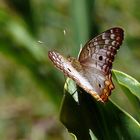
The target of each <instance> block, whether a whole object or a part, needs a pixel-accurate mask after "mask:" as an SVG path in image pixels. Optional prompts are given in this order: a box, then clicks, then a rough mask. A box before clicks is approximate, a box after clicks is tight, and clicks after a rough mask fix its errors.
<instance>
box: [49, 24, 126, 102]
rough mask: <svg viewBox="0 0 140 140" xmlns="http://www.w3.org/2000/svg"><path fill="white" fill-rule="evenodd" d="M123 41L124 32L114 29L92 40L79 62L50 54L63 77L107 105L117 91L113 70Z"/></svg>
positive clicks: (53, 52)
mask: <svg viewBox="0 0 140 140" xmlns="http://www.w3.org/2000/svg"><path fill="white" fill-rule="evenodd" d="M123 38H124V31H123V29H121V28H119V27H114V28H111V29H108V30H107V31H105V32H103V33H101V34H100V35H98V36H96V37H95V38H93V39H91V40H89V41H88V42H87V43H86V44H85V45H84V47H83V48H82V49H81V51H80V53H79V56H78V59H76V58H73V57H68V58H65V57H63V56H62V55H61V54H59V53H58V52H56V51H49V52H48V56H49V58H50V60H51V61H52V62H53V64H54V65H55V66H56V67H57V68H58V69H59V70H60V71H62V72H63V73H64V75H66V76H68V77H69V78H71V79H73V80H74V81H75V82H76V84H77V85H78V86H80V87H81V88H83V89H84V90H85V91H86V92H87V93H89V94H90V95H91V96H93V97H94V98H95V99H96V100H97V101H101V102H106V101H107V100H108V96H110V94H111V91H112V90H113V89H114V88H115V86H114V84H113V82H112V73H111V69H112V63H113V61H114V57H115V55H116V53H117V50H118V49H119V48H120V45H121V44H122V41H123Z"/></svg>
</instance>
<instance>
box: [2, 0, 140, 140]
mask: <svg viewBox="0 0 140 140" xmlns="http://www.w3.org/2000/svg"><path fill="white" fill-rule="evenodd" d="M139 5H140V1H138V0H133V1H132V0H127V1H126V0H124V1H120V0H114V1H111V0H102V1H101V0H98V1H97V0H94V1H93V0H88V1H87V0H72V1H70V0H40V1H36V0H32V1H30V0H24V1H21V0H1V1H0V60H1V61H0V73H1V74H0V139H3V140H9V139H10V140H16V139H17V140H18V139H20V140H21V139H24V140H27V139H30V140H42V139H47V140H55V139H56V140H59V139H60V140H62V139H64V140H69V139H72V138H71V137H70V136H69V135H68V133H67V132H66V130H65V129H64V127H63V126H62V125H61V124H60V122H59V120H58V114H59V108H60V104H61V99H62V96H63V84H64V80H65V79H64V77H63V74H62V73H60V72H58V71H57V70H56V69H55V68H54V67H53V65H52V64H51V63H50V61H49V59H48V56H47V52H48V50H51V49H56V50H58V51H59V52H62V54H64V55H65V56H67V55H71V56H75V57H76V56H77V54H78V51H79V48H80V44H83V45H84V43H85V42H86V41H87V40H88V39H90V38H93V37H94V36H95V35H97V34H98V33H99V32H103V31H104V30H106V29H108V28H110V27H114V26H120V27H122V28H123V29H124V30H125V39H124V43H123V45H122V46H121V48H120V51H119V53H118V55H117V57H116V60H115V63H114V67H113V68H115V69H118V70H121V71H123V72H125V73H127V74H129V75H131V76H133V77H134V78H136V79H137V80H138V81H140V70H139V69H140V63H139V60H140V47H139V44H140V14H139V12H138V11H139ZM64 31H65V32H66V33H65V34H64ZM41 42H42V43H41ZM122 92H123V91H122V90H121V89H120V88H118V87H116V89H115V91H114V93H113V94H112V96H111V98H113V99H116V100H115V101H116V102H117V103H118V102H119V103H120V106H121V107H122V108H124V109H126V110H127V111H128V112H129V113H131V114H132V115H133V116H135V112H136V110H135V109H134V108H133V107H132V106H131V104H130V103H129V102H127V101H128V97H126V96H125V95H122Z"/></svg>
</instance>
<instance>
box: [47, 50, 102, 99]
mask: <svg viewBox="0 0 140 140" xmlns="http://www.w3.org/2000/svg"><path fill="white" fill-rule="evenodd" d="M48 56H49V58H50V60H51V61H52V62H53V63H54V65H55V66H56V67H57V68H58V69H59V70H60V71H62V72H63V73H64V74H65V75H66V76H68V77H70V78H71V79H73V80H74V81H75V82H76V84H78V85H79V86H80V87H82V88H83V89H84V90H85V91H86V92H88V93H90V94H91V95H92V96H93V97H94V98H96V99H97V100H100V101H102V100H101V98H100V96H99V95H98V94H97V93H95V92H94V91H95V90H94V88H93V86H92V85H91V84H90V83H89V81H88V80H87V79H86V78H85V77H83V70H82V69H80V67H81V66H80V62H79V61H78V60H76V59H74V58H73V59H72V58H71V59H66V58H65V57H63V56H62V55H60V54H59V53H58V52H55V51H49V52H48Z"/></svg>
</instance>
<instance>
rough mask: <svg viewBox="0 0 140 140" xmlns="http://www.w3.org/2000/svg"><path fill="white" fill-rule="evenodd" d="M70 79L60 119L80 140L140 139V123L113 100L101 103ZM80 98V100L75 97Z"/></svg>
mask: <svg viewBox="0 0 140 140" xmlns="http://www.w3.org/2000/svg"><path fill="white" fill-rule="evenodd" d="M75 90H76V87H75V85H74V83H73V82H72V81H71V80H67V82H66V85H65V95H64V99H63V102H62V107H61V112H60V120H61V122H62V123H63V124H64V125H65V126H66V128H67V129H68V131H69V132H71V133H73V134H74V135H75V136H76V137H77V139H78V140H85V139H86V140H93V139H102V140H112V139H115V140H118V139H124V140H128V139H140V135H139V134H140V124H139V123H138V122H137V121H136V120H135V119H134V118H133V117H132V116H131V115H130V114H128V113H127V112H125V111H124V110H123V109H122V108H120V107H119V106H118V105H116V104H115V103H113V102H112V101H108V102H107V103H105V104H103V103H100V102H97V101H96V100H94V99H93V97H91V96H90V95H89V94H88V93H86V92H84V91H83V90H82V89H81V88H79V87H78V89H77V92H73V91H75ZM76 95H77V97H78V100H77V98H75V97H76Z"/></svg>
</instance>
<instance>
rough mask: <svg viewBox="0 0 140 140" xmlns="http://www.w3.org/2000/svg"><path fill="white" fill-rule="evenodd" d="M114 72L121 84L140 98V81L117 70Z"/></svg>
mask: <svg viewBox="0 0 140 140" xmlns="http://www.w3.org/2000/svg"><path fill="white" fill-rule="evenodd" d="M113 74H114V75H115V78H116V80H117V82H118V83H119V84H120V85H122V86H124V87H126V88H128V89H129V90H130V91H131V93H132V94H134V95H135V96H136V97H137V98H139V99H140V83H139V82H138V81H137V80H136V79H134V78H133V77H131V76H129V75H127V74H125V73H123V72H121V71H117V70H113Z"/></svg>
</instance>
